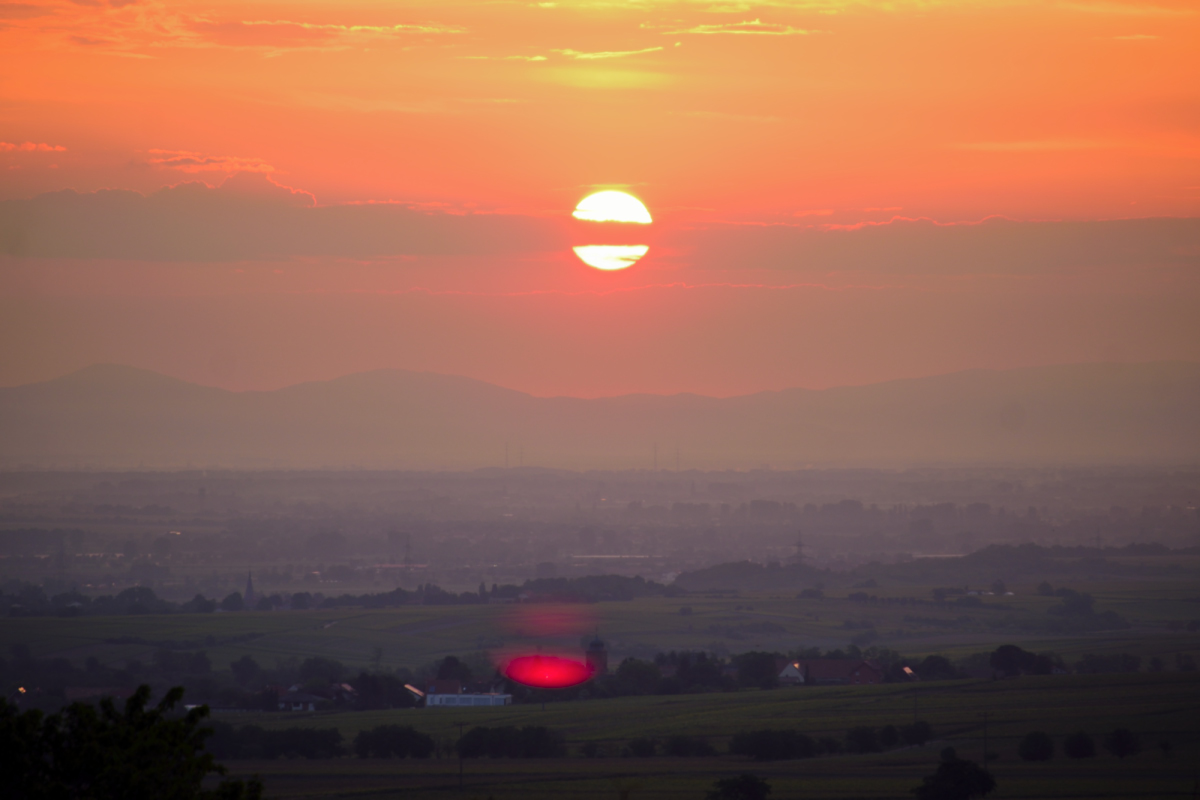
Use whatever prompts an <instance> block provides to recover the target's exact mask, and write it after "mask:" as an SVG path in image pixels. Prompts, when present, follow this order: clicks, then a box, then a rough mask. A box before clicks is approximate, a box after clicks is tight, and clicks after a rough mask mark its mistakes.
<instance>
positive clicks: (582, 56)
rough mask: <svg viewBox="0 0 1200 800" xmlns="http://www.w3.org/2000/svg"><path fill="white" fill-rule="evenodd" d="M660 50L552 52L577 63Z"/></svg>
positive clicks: (659, 48) (653, 48)
mask: <svg viewBox="0 0 1200 800" xmlns="http://www.w3.org/2000/svg"><path fill="white" fill-rule="evenodd" d="M662 49H663V48H661V47H647V48H644V49H642V50H602V51H600V52H598V53H583V52H580V51H579V50H554V51H553V52H555V53H558V54H560V55H564V56H567V57H568V58H573V59H575V60H577V61H599V60H601V59H606V58H625V57H627V56H639V55H642V54H643V53H657V52H658V51H659V50H662Z"/></svg>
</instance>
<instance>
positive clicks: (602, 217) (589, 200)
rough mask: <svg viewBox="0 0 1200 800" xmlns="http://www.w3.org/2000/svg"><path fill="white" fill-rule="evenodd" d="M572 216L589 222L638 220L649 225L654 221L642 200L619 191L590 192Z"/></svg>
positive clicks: (576, 207)
mask: <svg viewBox="0 0 1200 800" xmlns="http://www.w3.org/2000/svg"><path fill="white" fill-rule="evenodd" d="M572 216H574V217H575V219H583V220H588V221H589V222H636V223H639V224H641V225H649V224H650V223H651V222H652V221H653V220H651V219H650V212H649V211H647V210H646V207H645V206H644V205H642V201H641V200H638V199H637V198H636V197H634V196H633V195H631V194H625V192H617V191H607V192H596V193H595V194H589V195H588V196H587V197H585V198H583V199H582V200H580V201H579V205H577V206H575V213H574V214H572Z"/></svg>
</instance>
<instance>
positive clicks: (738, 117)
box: [686, 111, 780, 122]
mask: <svg viewBox="0 0 1200 800" xmlns="http://www.w3.org/2000/svg"><path fill="white" fill-rule="evenodd" d="M686 116H689V117H702V118H705V119H727V120H731V121H734V122H779V121H780V117H773V116H768V115H760V114H730V113H727V112H725V111H688V112H687V113H686Z"/></svg>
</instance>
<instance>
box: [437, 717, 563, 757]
mask: <svg viewBox="0 0 1200 800" xmlns="http://www.w3.org/2000/svg"><path fill="white" fill-rule="evenodd" d="M458 752H459V753H460V754H461V755H462V756H463V758H480V757H482V756H488V757H489V758H562V757H563V756H565V755H566V754H567V745H566V743H565V742H564V741H563V738H562V736H561V735H559V734H558V733H556V732H555V731H552V730H550V729H549V728H546V727H544V726H542V725H526V726H524V727H521V728H514V727H511V726H506V727H502V728H482V727H481V728H472V729H471V730H469V731H467V732H466V734H465V735H464V736H463V737H462V739H460V740H459V743H458Z"/></svg>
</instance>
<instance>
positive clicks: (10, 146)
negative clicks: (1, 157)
mask: <svg viewBox="0 0 1200 800" xmlns="http://www.w3.org/2000/svg"><path fill="white" fill-rule="evenodd" d="M66 149H67V148H65V147H63V146H62V145H61V144H46V143H45V142H22V143H21V144H15V143H13V142H0V152H5V153H11V152H13V151H18V152H22V153H61V152H63V151H65V150H66Z"/></svg>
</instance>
